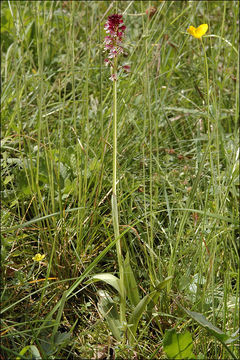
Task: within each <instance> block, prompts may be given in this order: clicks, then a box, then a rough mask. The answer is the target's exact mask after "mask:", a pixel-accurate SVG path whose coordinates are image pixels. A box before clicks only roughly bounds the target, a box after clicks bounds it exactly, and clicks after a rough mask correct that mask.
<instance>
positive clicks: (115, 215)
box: [112, 58, 126, 325]
mask: <svg viewBox="0 0 240 360" xmlns="http://www.w3.org/2000/svg"><path fill="white" fill-rule="evenodd" d="M116 75H117V58H115V59H114V68H113V76H114V79H113V183H112V218H113V228H114V236H115V239H118V240H117V242H116V250H117V259H118V266H119V277H120V290H121V296H120V321H121V324H122V325H123V324H124V322H126V294H125V287H124V270H123V258H122V250H121V243H120V233H119V222H118V206H117V80H116V78H115V76H116Z"/></svg>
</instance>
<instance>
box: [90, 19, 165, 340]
mask: <svg viewBox="0 0 240 360" xmlns="http://www.w3.org/2000/svg"><path fill="white" fill-rule="evenodd" d="M104 29H105V31H106V33H107V36H106V37H105V39H104V45H105V46H104V51H105V52H106V51H107V52H108V56H107V58H106V59H105V60H104V62H105V64H106V65H107V66H110V69H111V76H110V80H112V82H113V178H112V220H113V228H114V238H115V242H116V252H117V261H118V267H119V277H117V276H115V275H113V274H110V273H100V274H96V275H93V276H92V277H91V279H90V280H88V281H87V283H88V284H90V283H93V282H95V281H104V282H105V283H106V284H108V285H111V286H112V287H113V288H114V289H115V290H116V291H117V292H118V295H119V299H120V303H119V305H120V306H119V307H120V312H118V307H117V304H116V301H113V299H112V298H111V296H110V295H109V294H108V292H107V291H104V290H101V291H99V292H98V295H99V297H100V301H99V304H98V306H99V310H100V313H101V314H102V315H103V317H104V318H105V319H106V321H107V323H108V326H109V328H110V330H111V331H112V333H113V335H114V336H115V338H116V339H117V340H118V341H121V342H122V343H125V342H126V339H127V341H128V342H129V344H130V345H131V344H133V342H134V340H135V337H136V333H137V327H138V323H139V320H140V319H141V317H142V315H143V313H144V311H146V310H147V312H148V315H149V314H151V310H152V309H153V307H154V305H155V304H156V302H157V300H158V297H159V295H160V291H161V290H162V289H163V288H164V287H165V286H166V285H167V283H168V282H169V281H171V279H172V276H170V277H168V278H166V279H165V280H164V281H162V282H158V283H157V284H156V286H155V287H154V289H153V291H152V292H150V293H149V294H147V295H145V296H144V297H143V298H142V299H141V298H140V295H139V291H138V285H137V282H136V280H135V277H134V274H133V271H132V268H131V265H130V257H129V253H128V252H127V254H126V256H125V259H124V256H123V251H122V247H121V236H120V231H119V215H118V200H117V83H118V81H119V79H120V74H121V72H122V70H123V71H125V72H129V70H130V66H129V65H123V66H120V65H119V60H120V56H121V55H122V54H123V52H124V50H123V45H122V43H123V38H124V33H125V30H126V26H125V25H124V24H123V18H122V15H121V14H113V15H111V16H109V17H108V20H107V22H106V24H105V25H104ZM127 298H128V300H129V302H130V304H131V306H132V309H133V311H132V313H131V314H130V316H129V319H128V321H127V320H126V299H127Z"/></svg>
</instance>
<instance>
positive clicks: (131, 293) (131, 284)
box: [124, 252, 140, 306]
mask: <svg viewBox="0 0 240 360" xmlns="http://www.w3.org/2000/svg"><path fill="white" fill-rule="evenodd" d="M124 280H125V286H126V292H127V296H128V298H129V300H130V302H131V304H132V305H134V306H137V304H138V303H139V301H140V297H139V293H138V286H137V283H136V280H135V277H134V274H133V271H132V268H131V265H130V261H129V252H127V255H126V259H125V261H124Z"/></svg>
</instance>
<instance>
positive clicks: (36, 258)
mask: <svg viewBox="0 0 240 360" xmlns="http://www.w3.org/2000/svg"><path fill="white" fill-rule="evenodd" d="M45 256H46V255H41V254H36V255H35V256H34V257H33V258H32V259H33V260H34V261H38V262H39V261H42V260H43V259H44V258H45Z"/></svg>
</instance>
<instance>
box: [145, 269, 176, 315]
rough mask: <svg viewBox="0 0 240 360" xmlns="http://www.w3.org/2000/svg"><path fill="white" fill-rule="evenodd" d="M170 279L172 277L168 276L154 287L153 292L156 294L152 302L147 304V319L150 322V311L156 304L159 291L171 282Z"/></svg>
mask: <svg viewBox="0 0 240 360" xmlns="http://www.w3.org/2000/svg"><path fill="white" fill-rule="evenodd" d="M172 278H173V276H168V277H166V279H164V280H163V281H161V282H159V283H158V284H157V285H156V286H155V288H154V290H156V294H155V295H154V296H153V298H152V300H151V301H150V302H149V304H148V317H149V320H150V317H151V316H152V309H153V308H154V306H155V305H156V304H157V301H158V298H159V295H160V291H161V290H162V289H164V288H165V287H166V286H167V284H168V283H169V282H170V281H171V280H172Z"/></svg>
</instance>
